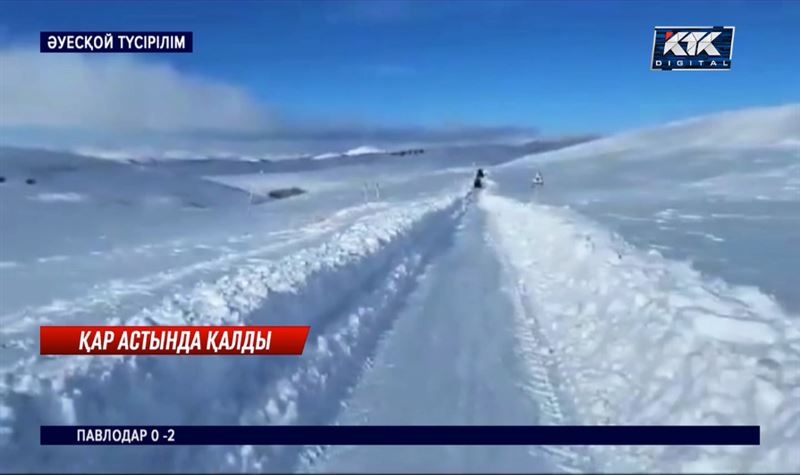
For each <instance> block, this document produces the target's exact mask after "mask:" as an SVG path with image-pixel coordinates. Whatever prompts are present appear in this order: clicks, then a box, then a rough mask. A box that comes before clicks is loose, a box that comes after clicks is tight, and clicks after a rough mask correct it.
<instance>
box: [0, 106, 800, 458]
mask: <svg viewBox="0 0 800 475" xmlns="http://www.w3.org/2000/svg"><path fill="white" fill-rule="evenodd" d="M764 114H767V115H770V116H772V115H776V113H775V112H774V111H772V112H770V111H767V112H764ZM745 115H746V114H745ZM755 117H756V119H758V120H757V121H755V123H750V122H752V121H746V122H747V123H748V124H750V125H748V127H749V129H748V130H750V129H754V128H757V127H758V126H759V124H761V123H762V122H763V123H765V124H770V122H769V121H767V120H763V117H761V115H760V114H757V115H756V116H755ZM776 117H777V118H778V119H780V120H781V121H783V122H781V123H784V122H785V123H786V127H785V130H779V131H778V132H780V133H779V136H777V137H776V136H773V135H774V134H773V132H774V129H775V128H774V127H773V126H772V125H770V126H769V127H767V128H766V132H765V133H767V132H768V133H767V135H765V137H766V139H769V141H767V142H765V143H760V142H756V143H753V144H748V148H743V149H742V150H739V151H738V152H735V153H733V152H731V151H729V150H725V151H718V150H716V149H714V148H709V147H708V145H707V144H706V143H705V142H703V141H701V143H699V144H694V143H693V142H692V141H691V140H689V141H688V142H680V141H678V140H676V141H675V143H676V144H677V145H680V147H684V148H678V149H677V150H676V151H670V150H666V151H658V152H659V153H661V155H657V156H650V155H648V154H649V153H650V151H651V150H652V146H651V145H652V137H650V134H653V133H654V132H653V131H645V132H636V133H632V134H631V135H620V136H618V137H610V138H607V139H603V140H599V141H596V142H590V143H586V144H584V145H578V146H575V147H570V148H567V149H564V150H563V151H558V152H553V153H548V154H542V155H541V156H538V155H533V156H529V157H526V158H523V159H520V160H518V161H516V162H515V163H510V164H508V165H507V166H502V167H497V168H493V169H490V170H489V176H490V178H491V182H490V186H489V188H487V189H484V190H483V191H481V192H479V194H478V195H477V199H473V198H476V197H475V196H472V195H470V196H467V197H466V198H465V192H466V190H465V188H466V187H468V186H469V185H470V183H471V174H472V171H471V169H464V168H446V167H444V166H443V167H442V168H441V169H440V170H439V171H436V172H430V173H427V172H426V173H424V174H419V173H417V172H408V173H405V172H404V168H405V162H403V163H399V162H398V164H394V165H392V166H391V167H388V168H386V169H380V167H377V165H376V166H375V167H373V166H371V165H370V164H366V163H365V164H363V165H362V166H359V167H358V168H347V167H341V168H336V167H332V168H331V169H330V170H322V171H318V172H315V173H312V174H311V176H309V175H308V174H306V173H304V172H302V171H301V172H297V173H294V172H293V173H286V174H272V175H271V176H269V175H270V174H265V176H261V174H251V175H241V176H239V175H228V176H227V178H224V179H218V181H219V182H220V183H222V182H224V183H225V184H226V185H225V186H226V187H227V188H226V187H222V186H221V185H219V183H215V184H213V186H212V187H211V188H210V189H205V188H204V187H205V186H207V184H206V182H204V181H203V180H199V179H197V180H195V179H192V180H191V181H189V182H185V183H184V182H183V181H182V180H183V178H181V176H180V175H174V176H173V175H166V176H165V177H162V178H163V180H161V181H159V180H157V179H155V177H154V176H150V175H148V177H147V178H148V179H147V180H146V181H133V180H132V179H131V177H132V176H134V174H133V172H131V171H130V170H127V169H121V170H117V171H115V175H113V176H112V175H108V173H107V171H103V172H102V174H100V171H97V173H98V174H100V175H99V177H100V178H102V179H98V176H94V175H93V176H94V179H93V180H89V179H84V178H86V177H83V178H82V177H81V173H84V172H83V171H77V172H76V175H75V177H73V178H70V180H66V179H64V180H63V181H58V180H56V178H52V181H46V180H43V181H42V184H41V185H40V186H41V187H42V189H41V190H40V189H36V190H34V189H32V188H29V187H27V185H21V184H16V185H14V184H6V188H4V189H3V190H2V192H3V193H5V195H4V200H0V217H2V219H3V220H4V224H5V223H11V224H12V225H13V226H10V227H8V229H9V230H10V231H9V230H4V234H3V235H2V238H3V246H0V291H1V292H2V300H0V471H25V472H59V473H62V472H76V473H87V472H98V471H99V472H111V471H118V470H120V468H122V469H123V470H126V471H141V472H152V473H164V472H198V471H225V472H254V471H262V472H263V471H267V472H270V471H271V472H287V471H293V470H298V471H307V472H325V471H352V472H362V471H364V472H379V471H406V470H407V471H419V472H432V471H508V472H520V471H527V472H530V471H569V472H571V471H589V472H592V471H594V472H596V471H607V472H624V471H643V470H648V471H654V472H697V471H735V472H791V473H798V472H800V458H798V457H797V447H800V316H798V315H797V313H796V310H795V309H796V308H798V307H797V304H798V302H800V300H797V298H796V291H795V290H794V287H796V282H795V280H796V279H795V278H794V277H795V274H796V267H797V266H796V265H794V264H796V263H797V262H800V261H798V258H800V253H798V249H797V246H796V245H795V244H794V243H795V241H796V240H797V237H798V236H800V234H798V229H800V228H798V227H797V226H796V223H797V222H798V219H800V195H798V194H797V193H796V192H797V188H796V183H798V182H797V181H796V180H797V172H798V170H800V169H798V168H797V167H796V165H792V163H794V162H792V161H793V160H796V155H793V153H795V150H794V149H792V148H791V144H792V143H795V144H796V143H800V142H797V141H795V142H791V141H790V142H788V143H789V145H786V143H784V142H785V140H784V141H782V142H780V143H778V144H777V145H775V144H773V143H772V142H773V141H775V140H777V139H781V140H783V139H785V138H786V137H789V138H790V139H791V140H797V138H796V137H794V136H791V134H790V133H795V134H796V131H800V128H797V127H796V126H795V124H800V122H798V120H800V108H786V110H784V108H781V109H780V110H778V113H777V115H776ZM733 119H735V120H733ZM740 119H741V118H740V117H739V116H736V115H734V116H732V118H731V117H727V116H723V117H722V118H721V119H720V118H712V119H708V120H710V121H711V122H710V123H709V125H708V127H709V128H713V129H715V130H716V129H720V130H728V131H732V132H729V133H732V134H733V135H737V136H738V134H739V130H740V129H741V128H742V127H743V125H742V123H741V121H742V120H743V119H741V120H740ZM731 120H733V125H732V126H725V127H722V126H720V125H719V124H722V125H723V126H724V125H725V124H726V123H727V122H726V121H731ZM715 121H716V122H715ZM773 122H775V121H774V120H773ZM714 124H717V125H714ZM729 125H730V124H729ZM684 129H686V130H684ZM664 130H665V131H667V132H670V133H674V134H675V135H676V136H677V137H679V138H680V137H688V138H691V137H692V136H693V135H691V133H693V131H694V130H695V128H694V127H693V126H691V124H689V125H688V126H687V124H681V123H679V124H676V125H672V126H670V127H667V128H665V129H664ZM787 131H788V132H787ZM661 132H664V131H659V130H656V131H655V133H656V135H658V136H660V134H661ZM778 132H774V133H775V134H777V133H778ZM701 138H702V137H701ZM756 138H758V137H756ZM766 139H764V140H766ZM773 139H775V140H773ZM759 140H761V139H759ZM687 144H688V145H687ZM677 145H676V146H677ZM686 147H689V148H688V149H687V148H686ZM692 147H693V148H692ZM676 157H677V158H681V159H684V158H685V157H697V159H696V160H693V161H689V162H687V163H686V164H684V166H683V168H681V170H680V173H676V174H673V175H670V174H669V173H666V171H667V170H669V169H671V168H672V167H674V163H675V162H674V161H672V160H673V159H675V158H676ZM730 157H733V158H734V160H730ZM17 158H18V159H19V161H20V163H23V162H24V163H27V162H26V160H25V159H26V156H19V157H17ZM56 158H58V160H59V161H58V163H61V162H60V161H61V158H63V157H60V156H59V157H56ZM464 160H466V158H464V157H461V162H459V163H461V166H463V163H464ZM87 166H88V165H87ZM186 166H187V167H190V168H191V166H193V165H191V164H190V165H186ZM731 166H734V168H737V169H738V168H741V170H740V172H741V174H742V176H740V177H738V178H737V180H738V179H739V178H742V177H745V178H746V180H745V181H746V182H749V181H753V180H755V181H756V182H758V181H759V179H758V178H757V177H759V176H769V177H770V181H769V186H767V185H764V186H759V187H756V188H752V189H750V188H748V189H749V190H750V191H751V192H753V193H755V192H757V193H758V196H757V197H753V196H749V195H747V194H743V193H739V192H737V193H733V192H731V190H730V189H728V188H725V187H723V188H719V187H717V185H719V182H720V181H722V182H724V183H727V185H726V187H728V186H729V185H730V183H729V182H728V181H726V179H724V177H725V176H727V175H728V174H729V172H730V167H731ZM376 167H377V168H378V169H377V170H376V169H375V168H376ZM539 167H548V168H546V169H545V174H544V176H545V180H546V181H547V185H545V186H546V187H542V188H537V192H536V193H535V194H534V193H532V191H531V186H530V182H529V181H530V177H531V176H533V173H534V172H535V170H538V169H539ZM764 167H766V169H765V170H766V171H768V172H769V175H765V173H766V171H764V170H761V168H764ZM100 168H101V169H102V170H104V169H105V167H100ZM606 170H612V171H613V173H612V172H608V173H605V171H606ZM654 170H655V172H654ZM759 170H761V171H759ZM757 172H758V173H757ZM404 173H405V174H404ZM759 173H761V174H760V175H759ZM551 174H552V175H551ZM553 175H554V176H556V177H557V178H556V179H557V180H558V182H559V186H557V187H553V186H551V182H550V181H549V180H550V177H551V176H553ZM159 176H160V175H159ZM109 177H111V178H113V179H110V178H109ZM265 177H266V178H265ZM715 177H722V178H719V179H718V178H715ZM753 177H756V178H753ZM167 178H169V179H168V180H167ZM600 178H602V179H600ZM126 180H131V182H130V183H128V184H127V185H128V186H127V187H123V188H126V191H125V193H123V195H124V196H121V197H120V196H117V195H116V194H110V193H111V191H114V193H116V192H117V190H116V189H113V190H111V191H109V190H107V189H103V190H99V189H95V188H93V186H94V185H96V184H105V185H104V186H106V187H107V188H116V187H115V186H113V185H114V183H115V182H116V181H119V182H121V183H127V182H126ZM265 180H266V181H265ZM304 180H305V181H306V182H304ZM376 180H380V181H381V188H380V190H381V191H380V195H378V194H377V193H376V194H375V195H374V196H373V195H370V194H369V193H368V191H369V190H368V187H366V186H364V185H369V184H370V183H371V184H372V185H374V184H375V181H376ZM692 180H694V181H692ZM748 180H749V181H748ZM773 182H774V183H773ZM176 183H178V184H181V185H180V186H178V185H177V184H176ZM209 183H210V182H209ZM698 183H699V184H702V185H703V186H699V185H698ZM736 183H739V182H738V181H736ZM142 184H144V185H146V187H145V188H141V186H140V185H142ZM288 184H291V185H297V186H301V187H304V188H307V189H309V190H314V187H313V185H314V184H327V185H330V186H329V187H320V188H319V189H318V190H317V191H310V192H309V193H307V194H305V195H301V196H298V197H295V198H292V199H289V200H281V201H276V202H268V203H264V204H262V205H257V206H252V205H251V204H250V203H248V201H247V199H246V196H247V193H256V192H263V191H265V190H268V189H272V188H273V187H276V186H279V185H280V186H286V185H288ZM67 185H69V187H68V186H67ZM79 185H80V186H79ZM89 185H92V186H89ZM334 185H335V186H334ZM712 185H713V186H712ZM772 185H775V186H772ZM778 185H781V186H778ZM73 186H74V187H75V188H74V189H73V188H71V187H73ZM236 186H239V187H241V188H240V189H238V190H237V189H236ZM231 187H233V188H231ZM770 187H772V188H770ZM769 189H774V190H777V191H776V192H775V194H774V196H767V195H766V194H767V193H768V191H769ZM75 190H78V191H80V193H79V194H80V196H81V197H82V198H81V199H80V200H72V201H69V200H67V201H64V200H63V198H64V197H65V196H68V195H65V193H69V192H74V193H78V191H75ZM176 190H180V191H181V192H182V193H177V191H176ZM686 190H689V191H691V193H689V192H687V193H683V192H685V191H686ZM101 191H102V193H101ZM54 193H55V194H58V193H61V194H60V195H58V196H61V198H60V200H61V201H59V200H56V201H53V200H52V199H49V201H47V200H45V201H42V200H41V199H36V200H34V199H31V196H34V197H36V196H38V197H41V196H50V197H51V198H52V197H53V196H56V195H54ZM719 193H722V195H719ZM762 193H764V195H763V196H762ZM751 194H752V193H751ZM29 195H31V196H29ZM162 195H164V196H173V198H174V202H172V201H169V202H166V203H165V202H162V201H160V200H158V199H156V201H157V203H156V204H153V203H151V201H152V200H153V199H154V198H158V197H159V196H162ZM69 196H72V195H69ZM176 197H178V198H180V199H178V198H176ZM759 197H760V198H759ZM122 198H124V200H122V201H123V202H124V204H119V200H121V199H122ZM201 198H202V200H201V202H202V203H204V206H205V207H203V208H196V207H193V206H187V205H186V204H185V202H194V201H195V200H200V199H201ZM621 223H622V224H621ZM151 226H153V227H151ZM107 232H109V233H111V234H109V238H108V239H104V238H102V239H101V237H103V236H105V235H106V234H105V233H107ZM105 241H109V242H105ZM698 243H700V244H698ZM787 302H788V303H789V305H787ZM48 323H55V324H103V323H106V324H122V323H125V324H138V325H154V324H173V325H180V324H196V325H218V324H233V325H240V324H241V325H246V324H265V323H271V324H308V325H310V326H311V330H310V334H309V338H308V342H307V345H306V348H305V351H304V354H303V355H302V356H301V357H298V358H294V357H290V358H283V357H276V358H260V357H236V356H207V357H186V356H174V357H150V356H148V357H112V356H108V357H103V356H96V357H95V356H92V357H89V356H76V357H41V356H39V355H38V352H37V339H36V330H37V327H38V326H39V325H41V324H48ZM41 424H119V425H125V424H158V425H165V424H187V425H219V424H230V425H237V424H241V425H251V424H262V425H263V424H309V425H326V424H421V425H423V424H589V425H593V424H647V425H650V424H758V425H760V426H761V442H762V443H761V446H758V447H637V446H624V447H590V448H581V447H259V446H255V447H252V446H214V447H199V446H198V447H192V446H179V447H133V446H130V447H69V446H61V447H55V446H40V445H39V443H38V437H39V432H38V428H39V425H41Z"/></svg>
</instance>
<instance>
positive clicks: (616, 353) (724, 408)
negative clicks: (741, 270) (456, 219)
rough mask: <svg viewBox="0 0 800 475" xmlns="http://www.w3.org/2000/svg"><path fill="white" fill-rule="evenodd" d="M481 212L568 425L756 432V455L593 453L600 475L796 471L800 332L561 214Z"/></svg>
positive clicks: (761, 299) (742, 291)
mask: <svg viewBox="0 0 800 475" xmlns="http://www.w3.org/2000/svg"><path fill="white" fill-rule="evenodd" d="M481 198H482V199H481V200H480V206H481V207H482V208H483V209H484V210H485V211H486V212H487V215H488V216H489V227H490V232H491V234H492V235H493V236H495V237H496V243H497V246H496V250H497V252H498V254H500V255H501V256H504V257H503V259H502V260H503V262H506V263H510V264H507V269H506V271H507V273H508V274H509V275H511V276H514V278H516V279H517V280H518V286H519V288H520V289H522V290H521V292H520V295H521V298H522V299H523V300H524V301H525V303H526V305H528V308H529V309H530V311H529V312H527V314H526V316H525V318H524V319H518V320H517V322H518V324H519V325H520V328H519V332H520V335H525V334H526V333H528V334H533V335H541V337H542V338H541V339H534V340H533V343H532V344H531V343H526V342H525V340H524V339H522V340H521V344H522V345H528V348H527V352H529V353H530V354H541V352H542V351H547V353H551V354H552V357H553V358H554V359H555V361H554V365H555V366H556V367H557V368H559V370H560V371H559V372H560V375H559V380H560V383H559V386H560V387H559V390H560V392H561V393H562V394H565V395H567V396H568V397H569V398H571V399H572V400H573V404H572V405H571V406H572V407H573V408H574V410H575V414H574V416H573V417H574V421H576V422H578V423H583V424H644V425H648V424H757V425H760V426H761V438H762V439H761V445H760V446H758V447H636V446H621V447H595V448H593V452H594V457H593V459H595V460H596V461H597V462H598V463H599V466H598V468H599V469H601V470H604V471H641V470H645V471H666V472H676V471H737V472H738V471H749V472H759V471H783V472H785V471H789V472H797V471H798V470H800V459H798V457H797V447H800V404H798V401H800V328H799V327H798V322H800V320H798V319H797V318H792V317H790V316H788V315H786V314H785V313H784V311H783V310H782V309H781V308H780V307H779V306H778V305H777V304H776V303H775V301H774V300H773V299H771V298H770V297H768V296H766V295H764V294H762V293H761V292H760V291H759V290H758V289H756V288H752V287H742V286H731V285H728V284H726V283H725V282H723V281H720V280H712V279H709V278H707V277H704V276H702V275H701V274H700V273H698V272H697V271H695V270H694V269H692V268H691V267H690V266H689V265H688V264H684V263H679V262H674V261H669V260H667V259H664V258H663V257H662V256H661V255H660V254H659V253H658V252H657V251H650V252H644V251H641V250H638V249H636V248H635V247H633V246H631V245H629V244H628V243H626V242H624V241H623V240H622V239H621V238H620V237H619V236H617V235H614V234H612V233H610V232H609V231H607V230H605V229H603V228H601V227H599V226H597V225H595V224H594V223H592V222H590V221H588V220H587V219H585V218H583V217H581V216H580V215H578V214H576V213H574V212H572V211H569V210H567V209H565V208H556V207H550V206H544V205H538V204H523V203H521V202H518V201H515V200H511V199H508V198H504V197H500V196H496V195H491V194H486V195H484V196H482V197H481ZM542 344H544V345H546V346H545V347H543V346H542Z"/></svg>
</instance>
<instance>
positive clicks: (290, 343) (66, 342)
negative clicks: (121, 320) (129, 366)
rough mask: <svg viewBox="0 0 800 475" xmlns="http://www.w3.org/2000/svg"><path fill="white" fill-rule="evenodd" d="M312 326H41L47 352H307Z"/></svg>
mask: <svg viewBox="0 0 800 475" xmlns="http://www.w3.org/2000/svg"><path fill="white" fill-rule="evenodd" d="M308 332H309V326H307V325H270V326H263V325H247V326H222V325H219V326H188V325H179V326H174V325H156V326H103V325H100V326H91V325H88V326H87V325H81V326H59V325H42V326H40V327H39V354H42V355H301V354H303V348H304V347H305V344H306V338H307V337H308Z"/></svg>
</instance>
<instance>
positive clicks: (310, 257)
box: [0, 196, 463, 473]
mask: <svg viewBox="0 0 800 475" xmlns="http://www.w3.org/2000/svg"><path fill="white" fill-rule="evenodd" d="M461 213H463V202H462V200H461V199H459V197H458V196H446V197H439V198H437V199H431V200H427V201H420V202H416V203H414V204H413V205H412V206H406V207H396V208H391V209H389V210H387V211H385V212H382V213H377V214H374V215H369V216H366V217H364V218H361V219H359V220H357V221H356V222H355V223H354V224H353V225H352V226H350V227H349V228H347V229H345V230H343V231H341V232H338V233H336V234H335V235H334V236H332V237H331V239H330V240H328V241H326V242H325V243H324V244H321V245H319V246H316V247H309V248H304V249H301V250H299V251H298V252H296V253H292V254H289V255H286V256H285V257H283V258H280V259H278V260H275V261H267V262H257V263H252V264H249V265H245V266H242V267H241V268H240V269H239V270H238V271H237V272H236V273H234V274H230V275H225V276H223V277H222V278H220V279H218V280H217V281H215V282H213V283H200V284H198V285H197V286H196V287H195V288H194V289H193V290H192V291H190V292H188V293H182V294H176V295H174V296H173V297H171V298H169V299H165V300H164V301H163V302H162V303H161V304H160V305H157V306H155V307H152V308H145V309H144V310H142V311H141V312H139V313H138V314H136V315H134V316H132V317H131V318H129V319H127V320H124V321H120V320H116V321H109V322H108V323H110V324H123V323H125V324H133V325H154V324H194V325H214V324H233V325H237V324H265V323H269V324H286V323H289V324H295V323H297V322H299V321H302V322H305V323H307V324H310V325H311V327H312V333H311V334H310V335H309V342H308V345H307V347H306V349H305V354H306V357H304V358H302V359H289V358H286V359H281V358H237V357H225V356H219V357H203V358H197V357H182V356H175V357H168V358H163V357H162V358H158V357H81V356H76V357H67V358H47V359H43V358H37V357H32V358H30V359H27V360H23V361H21V362H20V363H19V364H17V365H15V367H14V368H10V369H9V371H6V372H5V374H3V379H2V383H0V402H1V404H0V460H2V465H0V467H2V468H3V470H12V471H14V470H35V471H47V472H52V471H55V472H63V471H76V472H84V473H85V472H90V471H112V470H115V469H118V467H119V463H120V461H121V460H125V461H126V462H125V463H126V464H125V469H126V470H135V471H151V472H165V471H197V470H208V469H212V470H220V471H231V470H249V471H254V470H256V471H258V470H266V469H270V470H278V471H285V470H288V469H291V468H292V466H293V464H294V463H295V462H296V458H295V456H296V453H295V452H296V451H295V452H292V451H291V450H289V449H283V448H276V447H260V448H254V447H239V448H237V447H181V448H177V449H176V448H174V447H169V448H165V447H149V448H148V447H123V448H119V447H114V448H108V447H80V448H76V447H43V446H39V444H38V426H39V425H40V424H145V423H153V424H156V423H158V424H234V425H235V424H287V423H295V424H301V423H305V424H320V423H325V422H326V421H327V418H328V417H329V416H330V414H331V413H332V412H333V411H335V409H336V407H335V406H336V404H335V401H338V400H339V399H340V398H341V396H342V394H343V392H344V391H346V389H347V387H348V386H349V385H350V384H351V383H352V381H353V380H354V378H355V377H356V376H357V374H358V372H359V368H360V367H361V366H362V365H363V364H365V362H366V359H367V358H368V357H369V355H370V352H371V351H372V349H373V347H374V344H375V342H376V340H377V338H378V336H379V335H380V334H381V333H382V332H383V331H385V329H386V328H387V326H389V325H391V321H392V316H393V315H394V312H393V311H392V309H393V306H394V305H396V304H397V302H398V300H399V299H401V297H402V296H403V295H404V294H405V293H406V292H407V291H408V289H409V288H410V287H411V286H413V285H414V282H415V278H416V276H417V275H418V274H419V272H420V270H421V266H422V265H424V264H425V262H426V261H427V260H428V259H429V258H430V257H431V255H432V254H433V253H435V252H436V250H437V240H439V239H441V238H442V237H443V236H446V235H448V234H449V233H452V230H453V229H454V227H455V225H456V222H457V220H458V219H459V217H460V215H461ZM197 388H203V390H202V391H198V390H197ZM332 401H333V402H332ZM332 404H333V406H332Z"/></svg>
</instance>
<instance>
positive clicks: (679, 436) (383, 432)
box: [40, 425, 760, 445]
mask: <svg viewBox="0 0 800 475" xmlns="http://www.w3.org/2000/svg"><path fill="white" fill-rule="evenodd" d="M40 443H41V445H759V444H760V428H759V426H741V425H733V426H497V425H492V426H41V428H40Z"/></svg>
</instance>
